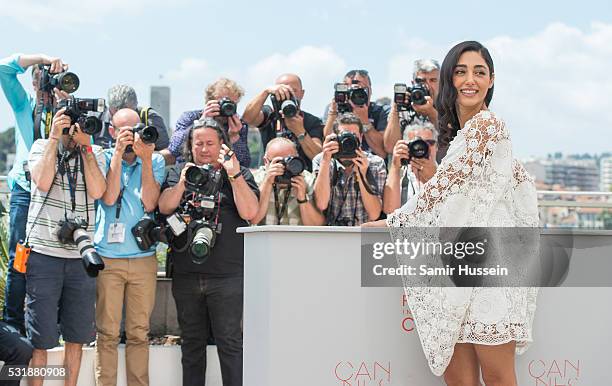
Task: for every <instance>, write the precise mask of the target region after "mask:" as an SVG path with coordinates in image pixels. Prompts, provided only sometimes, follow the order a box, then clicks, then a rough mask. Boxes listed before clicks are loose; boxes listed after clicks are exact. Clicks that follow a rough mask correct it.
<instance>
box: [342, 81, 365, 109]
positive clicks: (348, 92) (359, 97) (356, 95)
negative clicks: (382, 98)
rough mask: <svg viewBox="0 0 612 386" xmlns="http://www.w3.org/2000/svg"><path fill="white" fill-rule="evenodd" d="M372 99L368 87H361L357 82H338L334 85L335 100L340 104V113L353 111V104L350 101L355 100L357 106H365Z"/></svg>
mask: <svg viewBox="0 0 612 386" xmlns="http://www.w3.org/2000/svg"><path fill="white" fill-rule="evenodd" d="M369 100H370V95H369V93H368V89H367V88H364V87H360V86H359V85H357V84H356V83H353V84H351V85H349V84H347V83H336V84H335V85H334V101H335V102H336V105H337V106H338V112H339V113H340V114H344V113H350V112H352V111H353V106H351V104H350V103H349V101H350V102H353V104H354V105H355V106H365V105H367V104H368V101H369Z"/></svg>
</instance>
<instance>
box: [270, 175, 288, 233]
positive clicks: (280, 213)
mask: <svg viewBox="0 0 612 386" xmlns="http://www.w3.org/2000/svg"><path fill="white" fill-rule="evenodd" d="M273 188H274V209H275V211H276V225H281V220H282V219H283V217H284V216H285V214H286V212H287V207H288V203H289V196H290V195H291V185H289V188H287V189H285V190H286V192H285V197H284V198H283V203H282V204H281V203H280V200H279V194H280V190H281V189H280V188H279V187H278V186H277V185H276V184H274V186H273Z"/></svg>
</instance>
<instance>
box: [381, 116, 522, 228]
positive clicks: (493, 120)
mask: <svg viewBox="0 0 612 386" xmlns="http://www.w3.org/2000/svg"><path fill="white" fill-rule="evenodd" d="M459 135H462V136H464V139H465V142H464V143H463V144H461V143H459V144H455V145H460V146H459V147H458V148H456V149H458V150H459V151H458V152H456V151H452V154H451V149H449V154H448V155H447V157H445V159H444V160H442V163H441V164H440V166H439V167H438V169H437V171H436V174H435V175H434V176H433V177H432V178H431V179H430V180H429V181H428V182H427V183H426V184H425V185H424V186H423V189H422V190H421V192H420V194H419V197H418V200H417V203H416V207H415V208H414V210H412V211H409V212H401V211H396V212H395V213H394V214H393V215H391V216H389V218H388V219H387V225H389V226H390V227H401V226H436V225H440V224H439V221H440V216H439V215H440V207H441V206H442V204H444V203H445V202H446V201H447V200H448V199H449V198H450V197H451V196H452V195H455V194H462V195H463V196H464V197H465V198H467V199H468V200H469V202H468V203H469V204H470V208H471V213H468V215H470V217H471V218H472V219H481V220H484V219H486V217H487V215H486V213H483V212H486V211H487V209H490V208H491V206H492V204H493V202H494V201H495V200H496V199H497V198H498V197H499V195H500V194H501V192H502V191H503V187H504V185H505V184H506V183H507V182H508V179H509V178H511V177H512V167H511V160H512V156H511V150H510V141H509V137H508V132H507V130H506V126H505V124H504V122H503V121H501V120H499V119H498V118H497V117H496V116H495V115H494V114H492V113H490V112H488V111H482V112H480V113H478V114H476V115H475V116H474V117H473V118H472V119H470V120H469V121H468V122H466V124H465V127H464V128H463V129H462V130H460V131H459V132H458V134H457V136H459ZM458 139H459V138H456V139H455V141H457V140H458ZM459 142H461V141H459ZM454 154H458V155H457V156H455V155H454ZM462 206H463V207H465V206H466V205H462ZM466 222H467V223H468V224H462V225H470V222H471V221H469V220H468V221H466Z"/></svg>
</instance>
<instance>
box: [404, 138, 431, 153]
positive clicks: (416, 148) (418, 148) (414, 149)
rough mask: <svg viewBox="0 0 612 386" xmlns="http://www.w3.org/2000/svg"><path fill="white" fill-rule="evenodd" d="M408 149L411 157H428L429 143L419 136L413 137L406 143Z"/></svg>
mask: <svg viewBox="0 0 612 386" xmlns="http://www.w3.org/2000/svg"><path fill="white" fill-rule="evenodd" d="M408 149H409V150H410V156H411V157H412V158H428V157H429V145H428V144H427V142H425V141H423V140H422V139H421V138H417V139H414V140H413V141H411V142H409V143H408Z"/></svg>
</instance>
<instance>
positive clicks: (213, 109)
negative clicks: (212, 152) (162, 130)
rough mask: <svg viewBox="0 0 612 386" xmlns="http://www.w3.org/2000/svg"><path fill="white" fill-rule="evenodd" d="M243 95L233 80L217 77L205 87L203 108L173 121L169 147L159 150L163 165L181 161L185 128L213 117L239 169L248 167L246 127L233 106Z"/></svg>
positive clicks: (249, 158) (186, 131)
mask: <svg viewBox="0 0 612 386" xmlns="http://www.w3.org/2000/svg"><path fill="white" fill-rule="evenodd" d="M243 95H244V90H243V89H242V87H240V86H239V85H238V83H236V82H235V81H233V80H231V79H227V78H219V79H218V80H216V81H215V82H214V83H212V84H209V85H208V87H206V101H205V105H204V109H197V110H192V111H185V112H184V113H183V114H181V116H180V117H179V119H177V121H176V126H175V128H174V133H172V138H170V145H169V146H168V148H167V149H164V150H162V151H161V154H162V155H163V156H164V158H165V159H166V164H168V165H172V164H174V163H175V162H177V161H178V162H182V161H183V159H182V158H181V156H182V154H181V151H182V150H183V145H184V143H185V141H186V139H187V135H189V128H190V127H191V125H192V124H193V122H194V121H195V120H198V119H205V118H213V119H214V120H216V121H217V122H218V123H219V125H220V127H222V128H223V132H224V133H225V135H226V137H227V138H228V139H229V141H228V142H227V146H229V147H230V148H232V150H233V151H235V152H236V157H238V161H239V162H240V165H241V166H244V167H246V168H248V167H249V166H250V164H251V153H250V152H249V146H248V141H247V137H248V133H249V126H248V124H247V123H246V122H245V121H243V120H241V119H240V116H239V115H238V113H237V105H238V102H239V101H240V98H242V96H243Z"/></svg>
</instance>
